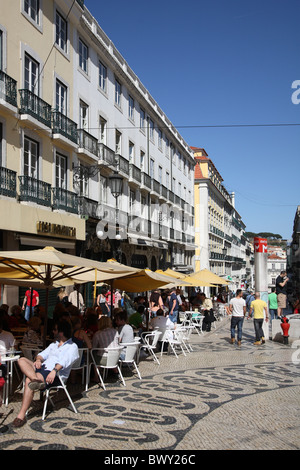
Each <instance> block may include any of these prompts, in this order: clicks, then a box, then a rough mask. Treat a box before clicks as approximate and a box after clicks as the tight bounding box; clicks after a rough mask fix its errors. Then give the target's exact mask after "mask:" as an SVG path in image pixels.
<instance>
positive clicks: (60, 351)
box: [12, 321, 79, 428]
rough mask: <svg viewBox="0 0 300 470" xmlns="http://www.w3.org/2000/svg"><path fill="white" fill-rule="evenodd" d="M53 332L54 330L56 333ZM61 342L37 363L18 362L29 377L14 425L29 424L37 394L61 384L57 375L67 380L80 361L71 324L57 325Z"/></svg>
mask: <svg viewBox="0 0 300 470" xmlns="http://www.w3.org/2000/svg"><path fill="white" fill-rule="evenodd" d="M53 331H54V330H53ZM57 333H58V336H57V337H58V340H57V341H56V342H54V343H51V344H50V345H49V346H48V347H47V348H46V349H45V350H44V351H41V352H39V353H38V355H37V357H36V360H35V362H32V361H30V360H29V359H27V358H26V357H21V358H20V359H19V361H18V364H19V366H20V369H21V371H22V372H23V374H24V375H25V376H26V380H25V387H24V392H23V400H22V406H21V410H20V412H19V414H18V416H17V417H16V418H15V419H14V421H13V423H12V424H13V426H14V427H16V428H20V427H21V426H23V425H24V424H25V423H26V412H27V410H28V408H29V407H30V405H31V402H32V399H33V394H34V391H36V390H44V389H45V388H47V387H50V386H51V385H53V386H55V385H59V384H60V380H59V378H58V377H56V374H57V372H59V373H60V377H61V378H62V379H63V380H64V381H66V380H67V378H68V376H69V374H70V372H71V368H72V365H73V363H74V362H75V361H76V360H77V359H78V358H79V353H78V347H77V344H75V343H73V341H72V339H71V336H72V328H71V325H70V323H69V322H67V321H61V322H60V323H59V324H58V325H57Z"/></svg>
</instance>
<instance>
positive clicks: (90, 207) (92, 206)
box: [78, 196, 99, 219]
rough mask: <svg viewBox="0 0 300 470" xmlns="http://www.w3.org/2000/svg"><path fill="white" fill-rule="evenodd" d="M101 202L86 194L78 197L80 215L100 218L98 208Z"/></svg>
mask: <svg viewBox="0 0 300 470" xmlns="http://www.w3.org/2000/svg"><path fill="white" fill-rule="evenodd" d="M98 206H99V203H98V201H93V200H92V199H88V198H87V197H85V196H79V197H78V209H79V215H81V216H82V217H84V218H86V219H88V218H89V217H90V218H92V219H98V218H99V217H98V214H99V210H98Z"/></svg>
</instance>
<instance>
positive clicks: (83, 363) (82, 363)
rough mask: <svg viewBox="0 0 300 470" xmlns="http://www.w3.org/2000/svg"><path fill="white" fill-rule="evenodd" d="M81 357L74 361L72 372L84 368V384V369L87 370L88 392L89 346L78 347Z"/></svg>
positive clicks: (87, 382)
mask: <svg viewBox="0 0 300 470" xmlns="http://www.w3.org/2000/svg"><path fill="white" fill-rule="evenodd" d="M78 354H79V358H78V359H77V360H76V361H75V362H74V364H73V366H72V369H71V372H72V371H77V370H82V384H84V371H85V391H86V392H87V390H88V388H89V374H90V366H89V349H88V348H78Z"/></svg>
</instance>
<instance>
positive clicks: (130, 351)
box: [119, 341, 142, 380]
mask: <svg viewBox="0 0 300 470" xmlns="http://www.w3.org/2000/svg"><path fill="white" fill-rule="evenodd" d="M120 346H123V347H126V349H125V358H124V359H121V358H120V359H119V362H120V364H121V367H122V365H123V364H128V365H130V364H132V365H133V366H134V368H135V370H136V372H137V375H138V377H139V379H140V380H142V377H141V374H140V371H139V369H138V366H137V364H136V362H135V358H136V357H137V356H138V352H139V349H140V343H139V342H138V341H135V342H134V343H120Z"/></svg>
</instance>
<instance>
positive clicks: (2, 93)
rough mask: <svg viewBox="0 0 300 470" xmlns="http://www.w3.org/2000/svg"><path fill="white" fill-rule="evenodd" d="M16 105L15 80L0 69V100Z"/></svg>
mask: <svg viewBox="0 0 300 470" xmlns="http://www.w3.org/2000/svg"><path fill="white" fill-rule="evenodd" d="M1 100H4V101H5V102H6V103H9V104H10V105H12V106H14V107H17V82H16V80H14V79H13V78H11V77H10V76H9V75H7V74H6V73H4V72H2V70H0V101H1Z"/></svg>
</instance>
